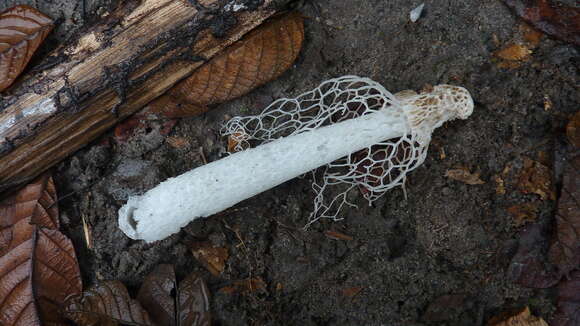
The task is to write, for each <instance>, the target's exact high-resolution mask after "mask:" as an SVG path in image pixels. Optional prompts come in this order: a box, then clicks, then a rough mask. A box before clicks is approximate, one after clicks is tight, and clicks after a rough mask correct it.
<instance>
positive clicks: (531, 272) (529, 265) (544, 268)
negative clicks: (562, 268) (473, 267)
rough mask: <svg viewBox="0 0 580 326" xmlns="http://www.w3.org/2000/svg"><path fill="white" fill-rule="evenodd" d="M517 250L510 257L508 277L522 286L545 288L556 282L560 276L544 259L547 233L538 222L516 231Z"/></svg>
mask: <svg viewBox="0 0 580 326" xmlns="http://www.w3.org/2000/svg"><path fill="white" fill-rule="evenodd" d="M517 239H518V242H519V245H518V250H517V252H516V254H515V255H514V256H513V257H512V260H511V262H510V266H509V269H508V273H507V274H508V277H509V278H510V279H511V280H512V281H513V282H515V283H518V284H520V285H522V286H525V287H529V288H535V289H546V288H549V287H552V286H554V285H556V284H557V283H558V281H559V280H560V276H559V275H558V273H556V272H555V271H554V270H553V269H551V266H550V264H548V263H547V261H546V254H545V251H546V249H547V247H548V242H549V241H548V233H547V232H546V230H545V229H544V228H543V227H542V225H540V224H538V223H533V224H528V225H526V226H524V227H523V228H522V230H521V231H520V232H519V233H518V235H517Z"/></svg>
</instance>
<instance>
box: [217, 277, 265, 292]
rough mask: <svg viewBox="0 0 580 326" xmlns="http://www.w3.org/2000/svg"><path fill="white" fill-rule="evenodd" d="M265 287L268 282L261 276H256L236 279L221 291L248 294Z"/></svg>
mask: <svg viewBox="0 0 580 326" xmlns="http://www.w3.org/2000/svg"><path fill="white" fill-rule="evenodd" d="M265 288H266V283H264V281H263V280H262V279H261V278H259V277H256V278H250V279H246V280H240V281H235V282H233V283H232V285H229V286H225V287H223V288H221V289H220V290H219V291H220V292H223V293H228V294H233V293H241V294H248V293H250V292H254V291H256V290H263V289H265Z"/></svg>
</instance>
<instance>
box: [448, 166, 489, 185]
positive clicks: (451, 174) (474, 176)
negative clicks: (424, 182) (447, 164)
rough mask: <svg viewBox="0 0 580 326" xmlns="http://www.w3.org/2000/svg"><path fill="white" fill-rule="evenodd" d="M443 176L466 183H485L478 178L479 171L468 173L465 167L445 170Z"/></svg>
mask: <svg viewBox="0 0 580 326" xmlns="http://www.w3.org/2000/svg"><path fill="white" fill-rule="evenodd" d="M445 176H446V177H448V178H450V179H453V180H457V181H461V182H463V183H466V184H468V185H481V184H484V183H485V181H483V180H481V179H480V178H479V173H470V172H469V170H468V169H466V168H460V169H451V170H447V172H445Z"/></svg>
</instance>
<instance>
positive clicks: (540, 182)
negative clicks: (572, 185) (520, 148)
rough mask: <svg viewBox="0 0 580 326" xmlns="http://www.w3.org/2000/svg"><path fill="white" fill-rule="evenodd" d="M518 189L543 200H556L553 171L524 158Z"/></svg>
mask: <svg viewBox="0 0 580 326" xmlns="http://www.w3.org/2000/svg"><path fill="white" fill-rule="evenodd" d="M517 187H518V189H519V190H520V191H521V192H522V193H524V194H537V195H539V196H540V197H541V198H542V199H543V200H546V199H550V200H556V192H555V191H554V186H553V182H552V171H551V170H550V169H549V168H548V167H547V166H545V165H543V164H541V163H540V162H536V161H533V160H531V159H529V158H527V157H525V158H524V167H523V169H522V171H521V172H520V175H519V178H518V185H517Z"/></svg>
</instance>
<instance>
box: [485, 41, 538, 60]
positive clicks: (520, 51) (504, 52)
mask: <svg viewBox="0 0 580 326" xmlns="http://www.w3.org/2000/svg"><path fill="white" fill-rule="evenodd" d="M531 53H532V51H530V49H529V48H528V47H527V46H525V45H522V44H510V45H508V46H506V47H504V48H502V49H501V50H498V51H496V52H495V53H494V56H496V57H498V58H501V59H504V60H508V61H523V60H527V59H529V57H530V54H531Z"/></svg>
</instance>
